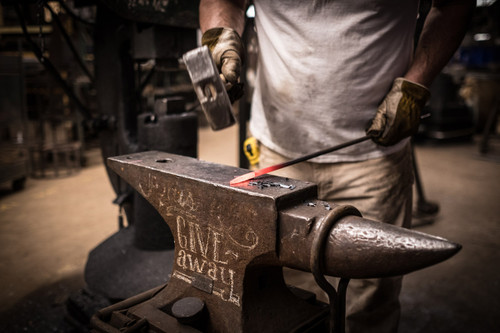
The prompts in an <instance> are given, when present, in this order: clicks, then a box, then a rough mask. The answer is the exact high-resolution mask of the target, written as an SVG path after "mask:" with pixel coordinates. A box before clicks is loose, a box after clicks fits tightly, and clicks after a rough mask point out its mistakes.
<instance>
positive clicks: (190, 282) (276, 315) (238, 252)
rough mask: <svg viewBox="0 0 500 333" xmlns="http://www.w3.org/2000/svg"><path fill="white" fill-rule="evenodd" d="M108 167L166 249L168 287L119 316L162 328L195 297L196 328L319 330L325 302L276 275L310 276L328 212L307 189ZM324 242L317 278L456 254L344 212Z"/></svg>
mask: <svg viewBox="0 0 500 333" xmlns="http://www.w3.org/2000/svg"><path fill="white" fill-rule="evenodd" d="M108 165H109V167H110V168H111V169H112V170H114V171H115V172H116V173H117V174H118V175H119V176H120V177H122V178H123V179H124V180H126V181H127V182H128V183H129V184H130V185H131V186H132V187H134V188H135V189H136V190H137V191H138V192H139V193H141V194H142V195H143V196H144V197H145V198H146V199H147V200H148V201H149V202H150V203H151V204H152V205H153V206H154V207H155V209H156V210H158V212H159V213H160V215H161V216H162V217H163V219H164V220H165V222H166V223H167V224H168V225H169V227H170V229H171V230H172V233H173V235H174V238H175V244H176V248H175V259H174V267H173V269H172V275H171V278H170V281H169V283H168V285H167V286H166V287H165V288H164V289H162V290H161V291H159V292H158V293H157V294H155V295H154V296H153V297H151V298H150V299H149V300H147V301H145V302H142V303H139V304H136V305H134V306H131V307H130V308H129V309H128V310H127V316H129V317H130V318H134V319H135V320H141V319H143V318H147V319H148V322H149V325H150V328H151V329H155V330H158V331H167V330H166V327H168V326H169V325H170V324H168V323H171V322H172V318H173V317H174V316H173V313H172V306H173V304H175V302H177V301H178V300H180V299H183V298H186V297H196V298H199V299H201V300H202V301H203V302H204V303H205V306H206V309H207V311H208V314H209V316H208V317H207V318H205V319H203V320H201V319H200V322H198V323H196V327H198V328H200V330H202V331H207V332H256V331H261V332H289V331H293V330H299V331H300V330H302V331H307V330H308V329H311V327H314V326H315V325H319V326H321V325H324V323H325V319H326V317H327V314H328V308H327V307H326V306H325V304H322V303H318V302H316V301H311V300H309V301H307V300H305V299H302V298H298V297H297V296H296V295H295V294H293V293H292V292H291V291H290V289H289V288H287V287H286V285H285V284H284V281H283V276H282V271H281V266H288V267H292V268H298V269H302V270H305V271H309V270H310V266H311V265H310V263H311V257H313V256H312V255H314V253H313V252H314V250H312V249H313V245H312V244H313V241H314V238H315V236H316V235H317V234H318V232H319V230H320V229H321V228H322V227H324V223H325V221H327V217H328V216H329V215H330V214H332V211H335V210H336V207H338V206H335V205H331V204H328V203H326V202H322V201H318V200H316V199H315V198H316V192H317V188H316V185H314V184H312V183H307V182H301V181H296V180H291V179H285V178H280V177H274V176H266V178H265V181H268V182H271V183H273V184H280V183H282V184H283V185H284V186H269V187H263V186H262V187H261V186H255V185H251V184H249V183H243V184H241V185H238V186H229V181H230V180H231V179H233V178H234V177H235V176H239V175H241V174H243V173H245V172H247V170H244V169H238V168H233V167H228V166H223V165H218V164H213V163H208V162H203V161H199V160H197V159H194V158H189V157H183V156H178V155H173V154H167V153H161V152H144V153H136V154H131V155H125V156H119V157H114V158H110V159H108ZM332 206H333V208H332ZM327 231H328V230H327ZM326 239H327V242H326V244H323V245H324V246H322V247H320V248H324V253H323V257H324V258H325V263H324V265H323V266H324V268H325V273H327V274H330V275H337V276H343V277H378V276H389V275H394V274H398V275H399V274H405V273H407V272H410V271H413V270H415V269H419V268H422V267H425V266H429V265H432V264H435V263H437V262H439V261H442V260H444V259H446V258H448V257H449V256H451V255H453V254H454V253H456V251H458V250H459V248H460V247H459V246H458V245H456V244H453V243H450V242H448V241H446V240H444V239H441V238H438V237H433V236H430V235H425V234H422V233H418V232H415V231H410V230H404V229H401V228H397V227H394V226H389V225H386V224H383V223H379V222H373V221H369V220H366V219H363V218H361V217H358V216H353V215H347V216H344V215H342V217H341V218H340V219H339V221H338V222H336V224H334V225H333V227H332V229H331V231H328V237H327V238H326ZM174 322H175V321H174ZM176 325H178V324H176ZM189 327H191V326H189ZM191 329H192V327H191ZM180 331H182V330H180Z"/></svg>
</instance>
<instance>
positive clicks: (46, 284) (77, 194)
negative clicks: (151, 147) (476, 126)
mask: <svg viewBox="0 0 500 333" xmlns="http://www.w3.org/2000/svg"><path fill="white" fill-rule="evenodd" d="M236 131H237V129H236V127H233V128H231V129H227V130H224V131H222V132H216V133H214V132H211V131H210V130H208V129H203V130H201V131H200V139H199V142H200V146H199V156H200V159H203V160H208V161H213V162H217V163H221V164H228V165H236V164H237V155H236V154H237V146H236V145H237V143H236V142H237V140H236V136H237V132H236ZM493 143H494V145H493V151H492V153H491V154H490V155H489V156H487V157H485V156H481V155H480V154H479V153H478V150H477V145H476V144H474V143H473V142H471V141H468V142H460V143H447V144H439V145H437V144H434V145H418V146H417V149H416V154H417V160H418V163H419V167H420V172H421V176H422V179H423V184H424V188H425V192H426V195H427V197H428V199H429V200H432V201H436V202H438V203H439V205H440V208H441V210H440V213H439V215H438V216H437V218H436V219H435V221H434V223H432V224H427V225H424V226H420V227H418V230H419V231H422V232H426V233H429V234H433V235H438V236H443V237H445V238H448V239H450V240H452V241H454V242H457V243H460V244H462V245H463V249H462V251H461V252H459V254H457V255H456V256H455V257H453V258H451V259H449V260H448V261H446V262H444V263H441V264H439V265H436V266H434V267H430V268H426V269H423V270H421V271H418V272H415V273H411V274H409V275H407V276H406V278H405V280H404V287H403V292H402V294H401V302H402V311H403V312H402V320H401V327H400V332H403V333H406V332H409V333H412V332H427V333H444V332H468V333H469V332H500V324H498V318H499V316H500V300H499V295H500V283H499V281H500V274H499V273H500V266H499V265H500V260H499V259H500V258H499V257H500V255H499V252H500V241H499V239H500V217H499V216H500V145H498V142H493ZM87 158H88V161H89V165H88V166H86V167H85V168H84V169H82V170H80V171H79V172H78V173H77V174H74V175H71V176H66V177H60V178H53V179H28V181H27V183H26V188H25V189H24V190H22V191H20V192H12V191H11V190H10V189H9V188H8V187H6V186H3V187H1V188H0V244H1V245H2V247H1V249H0V285H1V286H2V288H1V289H0V331H5V332H72V331H74V329H73V327H72V326H71V325H69V324H68V323H67V322H66V321H65V320H64V318H63V317H64V309H65V306H64V304H65V302H66V300H67V298H68V296H69V295H71V294H72V293H75V292H78V291H79V290H80V289H81V288H82V287H83V286H84V281H83V269H84V265H85V263H86V259H87V255H88V253H89V251H90V250H91V249H93V248H94V247H95V246H96V245H97V244H99V243H100V242H101V241H103V240H104V239H106V238H107V237H108V236H109V235H111V234H113V233H114V232H115V231H117V229H118V222H117V215H118V208H117V207H116V206H115V205H113V204H112V200H113V199H114V197H115V196H114V193H113V191H112V189H111V186H110V185H109V182H108V180H107V176H106V174H105V171H104V167H103V164H102V162H101V160H100V157H99V151H97V150H92V151H89V152H87Z"/></svg>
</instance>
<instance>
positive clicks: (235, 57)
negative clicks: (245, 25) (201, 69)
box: [201, 27, 244, 102]
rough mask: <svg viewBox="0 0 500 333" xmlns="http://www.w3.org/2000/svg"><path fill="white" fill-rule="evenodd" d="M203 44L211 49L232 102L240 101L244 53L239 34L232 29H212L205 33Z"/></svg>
mask: <svg viewBox="0 0 500 333" xmlns="http://www.w3.org/2000/svg"><path fill="white" fill-rule="evenodd" d="M201 43H202V44H203V45H206V46H208V48H209V49H210V52H211V53H212V57H213V59H214V62H215V65H216V66H217V68H218V69H219V72H220V73H221V79H222V82H223V83H224V84H225V86H226V90H227V93H228V95H229V99H230V100H231V102H234V101H236V100H237V99H240V98H241V97H242V96H243V84H242V83H240V75H241V67H242V63H243V53H244V52H243V43H242V41H241V38H240V36H239V35H238V33H237V32H236V31H235V30H233V29H230V28H222V27H218V28H212V29H209V30H207V31H205V33H204V34H203V36H202V39H201Z"/></svg>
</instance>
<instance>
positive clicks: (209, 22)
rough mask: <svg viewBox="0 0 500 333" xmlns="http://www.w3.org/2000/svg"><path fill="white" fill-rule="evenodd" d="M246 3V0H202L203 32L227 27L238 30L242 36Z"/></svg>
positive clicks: (201, 21)
mask: <svg viewBox="0 0 500 333" xmlns="http://www.w3.org/2000/svg"><path fill="white" fill-rule="evenodd" d="M245 4H246V0H234V1H231V0H201V1H200V28H201V32H202V33H204V32H205V31H207V30H208V29H211V28H215V27H226V28H232V29H234V30H236V32H238V34H239V35H240V36H241V34H242V33H243V29H244V27H245Z"/></svg>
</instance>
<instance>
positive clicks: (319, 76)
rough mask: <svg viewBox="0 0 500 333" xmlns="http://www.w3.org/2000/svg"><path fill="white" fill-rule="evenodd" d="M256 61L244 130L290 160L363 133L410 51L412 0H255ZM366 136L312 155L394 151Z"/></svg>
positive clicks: (342, 158) (354, 156) (342, 157)
mask: <svg viewBox="0 0 500 333" xmlns="http://www.w3.org/2000/svg"><path fill="white" fill-rule="evenodd" d="M254 4H255V9H256V17H255V22H256V28H257V34H258V38H259V49H260V53H259V54H260V55H259V64H258V69H257V76H256V81H255V82H256V87H255V92H254V96H253V100H252V117H251V120H250V131H251V132H252V134H253V135H254V136H255V137H256V138H257V139H258V140H259V141H261V142H262V143H263V144H264V145H266V146H267V147H269V148H271V149H272V150H275V151H277V152H278V153H280V154H282V155H285V156H287V157H289V158H296V157H299V156H301V155H304V154H308V153H312V152H315V151H317V150H320V149H324V148H327V147H330V146H333V145H336V144H339V143H343V142H346V141H348V140H352V139H355V138H358V137H361V136H363V135H364V134H365V129H366V127H367V124H368V123H369V121H370V120H371V119H372V118H373V116H374V115H375V112H376V109H377V106H378V105H379V103H380V102H381V101H382V99H383V98H384V96H385V95H386V94H387V92H388V91H389V89H390V88H391V85H392V82H393V80H394V79H395V78H396V77H398V76H402V75H404V74H405V72H406V70H407V68H408V66H409V63H410V61H411V57H412V53H413V35H414V29H415V23H416V19H417V12H418V0H406V1H404V0H355V1H353V0H332V1H328V0H323V1H295V0H285V1H270V0H255V1H254ZM405 143H406V140H404V142H400V143H399V144H397V145H395V146H392V147H388V148H384V147H381V146H378V145H376V144H375V143H373V142H371V141H368V142H364V143H361V144H357V145H355V146H352V147H350V148H346V149H343V150H340V151H338V152H334V153H331V154H328V155H323V156H320V157H317V158H315V159H313V160H312V161H314V162H319V163H334V162H346V161H361V160H367V159H372V158H377V157H381V156H383V155H386V154H390V153H392V152H395V151H397V150H399V149H401V148H402V146H404V144H405Z"/></svg>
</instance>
